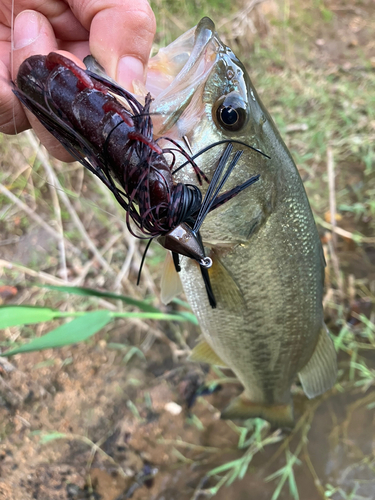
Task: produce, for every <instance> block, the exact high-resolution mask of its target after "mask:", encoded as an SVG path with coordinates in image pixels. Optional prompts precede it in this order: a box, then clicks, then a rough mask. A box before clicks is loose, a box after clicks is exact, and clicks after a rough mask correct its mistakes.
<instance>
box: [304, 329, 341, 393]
mask: <svg viewBox="0 0 375 500" xmlns="http://www.w3.org/2000/svg"><path fill="white" fill-rule="evenodd" d="M298 376H299V379H300V381H301V384H302V387H303V390H304V391H305V394H306V396H307V397H308V398H309V399H311V398H315V396H319V394H323V392H326V391H328V390H329V389H331V387H333V385H334V384H335V382H336V377H337V359H336V351H335V347H334V345H333V342H332V340H331V338H330V337H329V333H328V329H327V327H326V325H323V327H322V329H321V330H320V333H319V338H318V343H317V344H316V347H315V350H314V352H313V354H312V356H311V358H310V360H309V361H308V363H307V364H306V366H305V367H304V368H303V369H302V370H301V371H300V372H299V374H298Z"/></svg>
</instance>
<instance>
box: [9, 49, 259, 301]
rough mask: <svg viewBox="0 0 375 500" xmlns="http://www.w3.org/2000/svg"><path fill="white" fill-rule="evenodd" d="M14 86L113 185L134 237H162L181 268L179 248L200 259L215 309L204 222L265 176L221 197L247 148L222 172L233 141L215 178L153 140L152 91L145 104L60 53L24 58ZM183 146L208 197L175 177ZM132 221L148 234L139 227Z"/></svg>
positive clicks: (69, 146) (80, 158)
mask: <svg viewBox="0 0 375 500" xmlns="http://www.w3.org/2000/svg"><path fill="white" fill-rule="evenodd" d="M13 92H14V93H15V94H16V96H17V97H18V98H19V99H20V101H21V102H22V103H23V104H24V105H25V106H26V107H27V108H28V109H29V110H30V111H31V112H32V113H33V114H34V115H35V116H36V117H37V118H38V119H39V121H40V122H41V123H42V124H43V125H44V126H45V127H46V128H47V130H48V131H49V132H51V133H52V134H53V135H54V136H55V137H56V138H57V139H58V140H59V141H60V142H61V144H62V145H63V146H64V147H65V149H66V150H67V151H68V152H69V153H70V154H71V155H72V156H73V157H74V158H76V159H77V160H78V161H79V162H80V163H82V164H83V165H84V166H85V167H86V168H87V169H88V170H90V171H91V172H92V173H93V174H95V175H96V176H97V177H99V179H100V180H101V181H102V182H103V183H104V184H105V185H106V186H107V187H108V189H110V190H111V191H112V193H113V194H114V196H115V198H116V199H117V201H118V202H119V203H120V205H121V206H122V207H123V208H124V209H125V211H126V222H127V226H128V228H129V231H130V232H131V233H132V234H133V235H134V236H136V237H138V238H151V239H152V238H155V237H158V240H159V242H160V243H161V244H162V245H163V246H164V247H165V248H167V249H169V250H171V251H172V252H173V256H174V261H175V265H176V269H177V270H179V265H178V255H179V254H181V255H184V256H187V257H190V258H192V259H194V260H196V261H197V262H199V264H200V266H201V270H202V275H203V278H204V281H205V283H206V288H207V292H208V295H209V298H210V303H211V305H212V306H213V307H215V299H214V297H213V294H212V290H211V286H210V283H209V277H208V272H207V268H208V267H209V266H210V265H211V262H210V259H209V258H207V257H206V256H205V252H204V248H203V245H202V241H201V238H200V235H199V228H200V226H201V224H202V223H203V220H204V218H205V216H206V215H207V213H208V212H209V211H211V210H213V209H214V208H216V207H218V206H220V205H222V204H223V203H225V202H226V201H228V200H229V199H230V198H232V197H233V196H235V195H236V194H238V193H239V192H240V191H242V190H243V189H245V188H246V187H247V186H249V185H250V184H252V183H253V182H255V181H256V180H258V178H259V176H254V177H252V178H251V179H249V180H248V181H246V182H245V183H243V184H241V185H240V186H237V187H236V188H234V189H232V190H231V191H228V192H226V193H223V194H221V195H219V191H220V190H221V188H222V187H223V185H224V183H225V181H226V179H227V178H228V177H229V175H230V173H231V171H232V170H233V168H234V166H235V164H236V163H237V161H238V158H239V156H240V155H241V152H238V153H236V155H235V157H234V159H233V160H232V162H231V163H230V165H229V167H228V168H227V171H226V173H225V174H224V175H223V176H222V174H223V172H224V169H225V166H226V163H227V161H228V158H229V155H230V153H231V151H232V149H233V147H232V146H231V145H228V146H227V149H226V151H225V153H224V154H223V156H222V158H221V159H220V161H219V164H218V167H217V169H216V171H215V174H214V178H213V179H212V180H211V182H209V180H208V179H207V178H206V176H205V175H204V173H203V172H202V171H201V170H200V169H199V167H198V166H197V165H196V164H195V162H194V160H193V159H192V158H191V157H190V156H189V155H188V154H187V153H186V152H185V150H184V149H183V148H182V147H181V146H180V145H179V144H177V143H175V142H174V141H173V140H171V139H168V138H164V139H167V140H168V141H170V143H171V147H170V148H164V149H162V148H161V147H160V146H159V145H158V142H157V141H155V140H154V138H153V126H152V120H151V116H150V104H151V101H152V99H151V96H150V94H148V95H147V96H146V98H145V103H144V105H142V104H141V103H139V102H138V101H137V100H136V99H135V97H134V96H133V95H132V94H131V93H130V92H128V91H126V90H125V89H123V88H121V87H120V86H118V85H117V84H116V83H115V82H113V81H110V80H108V79H106V78H104V77H102V76H99V75H97V74H96V73H93V72H91V71H89V70H83V69H82V68H80V67H79V66H77V65H76V64H75V63H74V62H72V61H71V60H70V59H67V58H65V57H64V56H62V55H60V54H57V53H54V52H52V53H50V54H49V55H48V56H40V55H38V56H32V57H30V58H28V59H27V60H26V61H24V62H23V63H22V65H21V66H20V69H19V72H18V75H17V85H14V87H13ZM115 96H118V97H119V98H120V99H121V101H122V102H123V104H122V103H120V101H119V100H118V99H117V98H116V97H115ZM224 142H226V141H224ZM233 142H235V141H233ZM176 152H178V153H180V154H182V155H183V156H185V157H186V163H185V164H184V165H188V164H190V166H191V168H193V169H194V171H195V173H196V175H197V179H198V182H199V184H200V185H201V184H202V178H203V179H204V180H205V181H206V182H207V183H209V189H208V191H207V193H206V196H205V198H204V200H203V201H202V194H201V191H200V189H199V188H198V187H197V186H195V185H190V184H183V183H176V182H175V181H174V179H173V174H172V172H173V167H174V165H175V161H176ZM168 154H169V157H170V158H171V159H170V160H169V161H167V159H166V156H165V155H167V156H168ZM179 168H181V167H179ZM220 177H222V178H221V179H220ZM219 179H220V182H219ZM116 181H117V183H118V184H119V185H120V186H121V188H120V189H119V187H118V186H117V184H116ZM131 221H133V222H134V224H135V226H136V227H137V228H138V230H139V231H140V232H141V233H142V234H143V235H144V236H141V235H139V234H136V233H135V232H134V229H133V228H132V226H131Z"/></svg>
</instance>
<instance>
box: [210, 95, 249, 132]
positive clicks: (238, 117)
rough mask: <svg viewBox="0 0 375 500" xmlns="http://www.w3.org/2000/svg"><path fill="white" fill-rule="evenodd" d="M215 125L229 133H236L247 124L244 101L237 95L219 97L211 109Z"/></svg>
mask: <svg viewBox="0 0 375 500" xmlns="http://www.w3.org/2000/svg"><path fill="white" fill-rule="evenodd" d="M213 115H214V120H215V123H216V124H217V125H218V126H220V127H221V128H224V129H225V130H228V131H230V132H238V131H239V130H241V128H242V127H243V126H244V125H245V123H246V122H247V107H246V103H245V101H244V100H243V99H242V97H241V96H240V95H239V94H237V93H234V92H232V93H230V94H227V95H226V96H223V97H220V99H218V100H217V101H216V103H215V105H214V107H213Z"/></svg>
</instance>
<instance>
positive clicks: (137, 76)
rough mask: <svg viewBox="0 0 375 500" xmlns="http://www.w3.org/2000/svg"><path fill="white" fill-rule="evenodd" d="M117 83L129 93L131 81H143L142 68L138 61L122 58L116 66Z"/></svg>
mask: <svg viewBox="0 0 375 500" xmlns="http://www.w3.org/2000/svg"><path fill="white" fill-rule="evenodd" d="M116 79H117V81H118V82H119V83H120V84H121V85H123V86H124V87H125V88H127V89H129V90H130V91H132V90H133V80H140V81H141V82H143V81H144V67H143V64H142V62H141V60H140V59H137V58H136V57H132V56H124V57H122V58H121V59H120V60H119V62H118V66H117V78H116Z"/></svg>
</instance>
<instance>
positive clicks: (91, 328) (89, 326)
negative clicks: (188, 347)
mask: <svg viewBox="0 0 375 500" xmlns="http://www.w3.org/2000/svg"><path fill="white" fill-rule="evenodd" d="M47 288H49V289H51V290H55V291H58V292H66V293H70V294H75V295H81V296H88V297H97V298H107V299H114V300H120V301H122V302H124V303H125V304H127V305H130V306H133V307H137V308H138V309H140V311H141V312H133V311H132V312H129V311H124V312H122V311H121V312H116V311H109V310H107V309H99V310H90V311H68V312H65V311H59V310H56V309H52V308H49V307H37V306H2V307H0V329H2V328H9V327H12V326H24V325H35V324H38V323H44V322H48V321H52V320H56V319H63V318H73V319H72V320H71V321H69V322H68V323H64V324H62V325H60V326H58V327H57V328H55V329H53V330H51V331H50V332H48V333H47V334H45V335H42V336H41V337H36V338H32V339H31V340H29V341H28V342H25V343H21V344H18V345H7V344H6V347H10V349H9V350H7V351H5V352H3V353H2V356H12V355H14V354H20V353H24V352H31V351H41V350H43V349H53V348H57V347H62V346H65V345H69V344H76V343H78V342H82V341H84V340H87V339H88V338H90V337H92V336H93V335H95V334H96V333H98V332H99V331H100V330H101V329H102V328H104V327H105V326H106V325H108V324H109V323H110V322H112V321H114V320H115V319H116V318H124V319H126V318H140V319H150V320H157V321H190V322H191V323H194V324H196V323H197V320H196V318H195V316H194V315H193V314H192V313H191V312H189V311H184V312H183V314H180V313H179V312H175V313H173V314H169V313H164V312H162V311H160V310H159V309H157V308H156V307H153V306H151V305H150V304H149V303H148V302H147V301H140V300H136V299H133V298H131V297H126V296H124V295H118V294H114V293H109V292H99V291H97V290H90V289H88V288H80V287H69V286H48V287H47ZM135 354H137V355H138V356H139V349H137V348H130V349H129V350H128V352H127V354H126V355H125V357H124V362H125V363H127V362H129V360H130V359H131V358H132V356H133V355H135Z"/></svg>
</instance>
